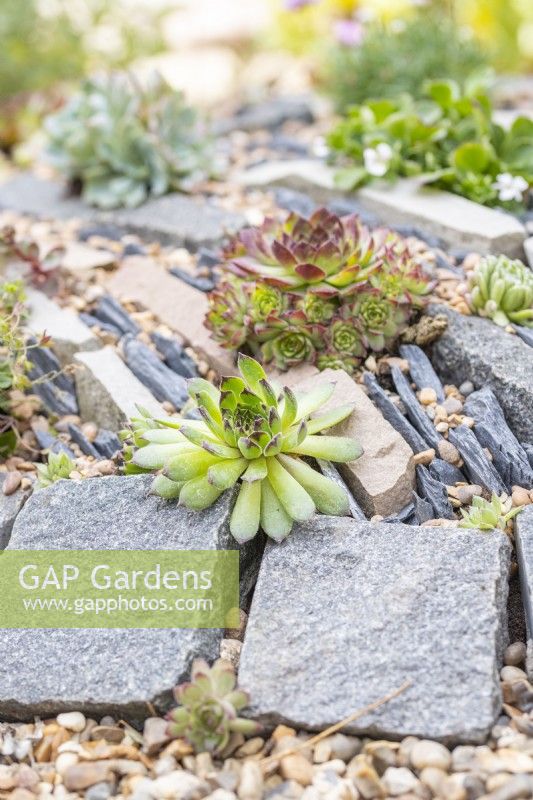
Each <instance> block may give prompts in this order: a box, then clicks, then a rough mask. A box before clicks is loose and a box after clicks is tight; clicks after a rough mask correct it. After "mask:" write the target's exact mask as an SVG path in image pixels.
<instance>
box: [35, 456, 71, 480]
mask: <svg viewBox="0 0 533 800" xmlns="http://www.w3.org/2000/svg"><path fill="white" fill-rule="evenodd" d="M75 469H76V464H75V463H74V461H73V460H72V459H71V458H69V457H68V456H67V454H66V453H63V452H61V453H50V454H49V456H48V462H47V463H46V464H37V483H38V486H39V488H40V489H44V488H45V487H46V486H51V485H52V484H53V483H55V482H56V481H60V480H66V479H67V478H70V473H71V472H73V471H74V470H75Z"/></svg>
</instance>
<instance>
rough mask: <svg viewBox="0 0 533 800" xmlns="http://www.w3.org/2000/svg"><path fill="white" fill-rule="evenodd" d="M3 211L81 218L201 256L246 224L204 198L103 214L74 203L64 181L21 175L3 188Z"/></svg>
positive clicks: (171, 199)
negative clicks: (202, 249) (201, 249)
mask: <svg viewBox="0 0 533 800" xmlns="http://www.w3.org/2000/svg"><path fill="white" fill-rule="evenodd" d="M0 208H6V209H11V210H12V211H19V212H21V213H23V214H32V215H34V216H37V217H45V218H50V217H54V218H58V219H71V218H80V219H86V220H92V221H95V222H101V223H107V224H110V225H115V226H117V227H118V228H121V229H123V230H124V231H129V232H132V233H137V234H139V235H140V236H142V237H145V238H147V239H152V240H158V241H161V242H164V243H169V244H178V245H180V246H183V247H187V248H190V249H191V250H196V249H197V248H198V247H200V246H206V247H209V246H213V245H214V244H216V243H217V242H220V240H221V239H222V238H224V236H226V235H227V234H228V233H232V232H234V231H236V230H238V229H239V228H240V227H242V226H243V225H244V224H245V220H244V218H243V217H241V216H240V215H239V214H234V213H231V212H229V211H225V210H224V209H222V208H218V207H217V206H215V205H212V204H211V203H208V202H206V200H205V199H203V198H201V197H192V196H188V195H183V194H178V193H174V194H170V195H166V196H165V197H160V198H157V199H155V200H149V201H148V202H146V203H144V204H143V205H142V206H139V207H138V208H133V209H116V210H113V211H100V210H99V209H97V208H93V207H91V206H88V205H87V204H86V203H84V202H82V201H81V200H80V199H79V198H78V197H68V196H67V193H66V188H65V185H64V184H63V183H61V182H60V181H48V180H43V179H42V178H37V177H36V176H35V175H33V174H32V173H30V172H26V173H21V174H19V175H16V176H15V177H14V178H11V179H10V180H8V181H6V182H5V183H2V184H0Z"/></svg>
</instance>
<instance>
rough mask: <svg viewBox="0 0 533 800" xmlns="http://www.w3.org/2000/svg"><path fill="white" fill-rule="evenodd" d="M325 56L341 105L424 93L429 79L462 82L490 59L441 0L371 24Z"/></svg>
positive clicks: (327, 77) (327, 80) (327, 76)
mask: <svg viewBox="0 0 533 800" xmlns="http://www.w3.org/2000/svg"><path fill="white" fill-rule="evenodd" d="M324 61H325V67H324V70H323V72H324V75H323V85H324V88H325V89H326V90H327V91H328V92H329V93H330V94H331V95H332V96H333V98H334V100H335V102H336V104H337V107H338V108H339V109H340V110H344V109H346V108H347V107H348V106H350V105H351V104H352V103H363V102H365V101H366V100H367V99H368V98H369V97H374V98H384V97H387V98H396V97H398V95H400V94H402V93H404V92H407V93H409V94H412V95H414V96H415V97H420V96H421V95H422V87H423V84H424V82H425V81H426V80H428V79H438V78H441V77H443V76H446V77H447V78H451V79H453V80H457V81H459V82H460V83H463V82H464V81H465V80H466V79H467V78H468V76H469V75H470V74H471V73H472V72H474V71H477V70H481V69H482V68H483V67H485V66H486V64H487V58H486V56H485V55H484V53H483V51H482V49H481V48H480V46H479V45H478V44H477V43H476V42H475V40H473V39H471V38H469V37H468V36H466V35H465V34H464V32H463V30H462V29H461V28H460V27H459V26H458V25H456V24H455V22H454V21H453V20H452V19H451V18H450V16H449V15H448V14H446V13H445V12H444V11H443V9H442V6H440V7H438V6H437V4H434V5H433V6H432V7H431V8H429V9H428V8H427V7H424V8H423V9H420V11H419V12H418V13H415V14H414V15H413V16H412V17H408V18H407V19H405V21H404V20H402V21H401V24H400V25H397V24H396V25H394V24H390V23H389V24H387V23H384V22H379V21H378V22H375V23H373V24H370V25H368V26H367V27H366V29H365V31H364V34H363V38H362V41H361V43H360V44H358V45H355V46H346V45H342V44H337V45H334V46H331V47H330V48H329V50H328V51H327V57H326V58H325V59H324Z"/></svg>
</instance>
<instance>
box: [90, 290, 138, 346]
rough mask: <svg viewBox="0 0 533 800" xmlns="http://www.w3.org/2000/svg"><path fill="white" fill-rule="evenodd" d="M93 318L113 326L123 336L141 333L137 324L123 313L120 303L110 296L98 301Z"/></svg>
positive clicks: (125, 312)
mask: <svg viewBox="0 0 533 800" xmlns="http://www.w3.org/2000/svg"><path fill="white" fill-rule="evenodd" d="M93 316H94V317H96V318H97V319H101V320H102V321H103V322H107V323H109V324H110V325H113V326H114V327H115V328H118V330H119V331H121V333H124V334H126V333H132V334H133V335H134V336H136V335H137V334H138V333H140V331H141V329H140V328H139V326H138V325H137V323H136V322H134V320H132V318H131V317H130V315H129V314H128V313H127V311H124V309H123V308H122V306H121V305H120V303H118V302H117V301H116V300H115V298H114V297H111V295H105V297H102V298H101V299H100V301H99V302H98V305H97V306H96V308H95V309H94V311H93Z"/></svg>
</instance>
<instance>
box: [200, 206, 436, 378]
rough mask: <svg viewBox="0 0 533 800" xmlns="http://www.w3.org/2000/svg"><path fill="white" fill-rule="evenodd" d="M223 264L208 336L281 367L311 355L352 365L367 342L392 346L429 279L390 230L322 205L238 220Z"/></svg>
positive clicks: (320, 362) (370, 347)
mask: <svg viewBox="0 0 533 800" xmlns="http://www.w3.org/2000/svg"><path fill="white" fill-rule="evenodd" d="M220 269H221V272H222V279H221V282H220V284H219V286H218V287H217V289H216V290H214V291H213V292H211V294H210V295H209V306H210V308H209V312H208V314H207V318H206V325H207V327H208V328H209V329H210V330H211V332H212V336H213V338H214V339H215V340H216V341H217V342H219V343H220V344H221V345H222V346H223V347H226V348H228V349H232V350H234V349H236V348H238V347H242V346H243V345H247V346H248V348H249V350H250V351H251V352H252V353H253V354H254V355H255V356H257V357H260V358H262V359H263V360H264V361H265V362H267V363H268V362H273V363H274V364H275V366H276V367H278V368H279V369H287V368H288V367H291V366H295V365H296V364H299V363H302V362H310V363H313V364H316V365H317V366H318V367H319V369H324V368H326V367H327V366H332V365H342V366H343V368H344V369H346V370H347V371H349V372H353V371H354V370H355V369H356V368H357V366H358V365H359V364H361V362H362V360H364V358H365V357H366V355H367V354H368V353H369V352H371V351H377V352H382V351H384V350H385V349H388V348H391V347H393V346H394V343H395V341H396V340H397V339H398V337H399V335H400V334H401V333H402V331H403V330H404V329H405V327H407V325H408V324H409V322H410V320H411V318H412V317H413V315H414V313H415V312H416V311H417V310H418V309H420V308H421V307H422V306H423V304H424V298H425V296H426V295H427V294H428V292H429V290H430V288H431V286H430V280H429V277H428V275H427V274H426V273H425V271H424V269H423V267H422V264H421V261H420V258H419V256H418V255H415V254H414V253H413V252H411V251H410V249H409V247H408V245H407V243H406V242H405V240H403V239H402V238H401V237H400V236H398V235H397V234H396V233H394V232H393V231H390V230H387V229H385V228H379V229H377V230H374V231H370V230H369V228H367V227H366V226H365V225H363V224H362V223H361V221H360V220H359V218H358V217H357V216H356V215H350V216H347V217H337V216H335V215H334V214H331V213H330V212H329V211H327V210H326V209H324V208H321V209H319V210H318V211H316V212H315V213H314V214H313V215H312V216H311V217H310V218H309V219H305V218H303V217H300V216H298V215H297V214H290V215H289V216H288V217H287V219H286V220H285V221H284V222H278V221H276V220H274V219H270V218H268V219H266V220H265V222H264V223H263V225H262V226H260V227H255V228H246V229H244V230H243V231H241V232H240V233H239V234H238V235H237V236H236V237H235V238H234V239H233V240H232V241H231V243H230V245H229V246H228V247H227V248H226V250H225V251H224V261H223V263H222V264H221V267H220Z"/></svg>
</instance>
